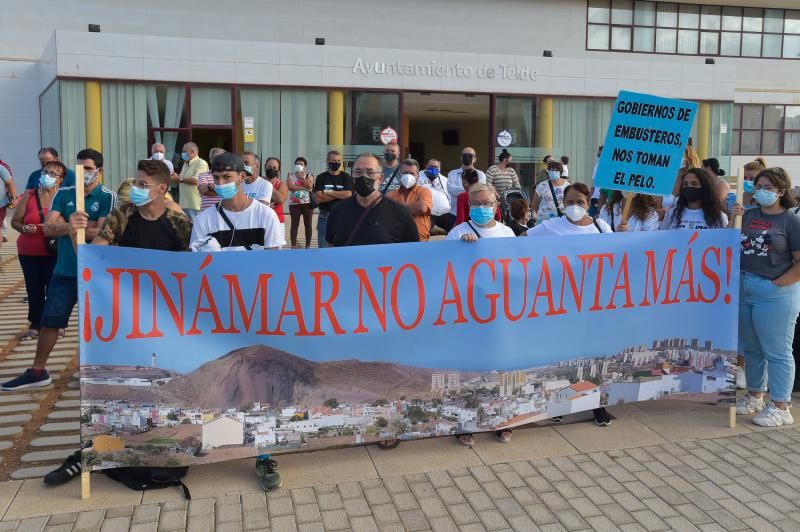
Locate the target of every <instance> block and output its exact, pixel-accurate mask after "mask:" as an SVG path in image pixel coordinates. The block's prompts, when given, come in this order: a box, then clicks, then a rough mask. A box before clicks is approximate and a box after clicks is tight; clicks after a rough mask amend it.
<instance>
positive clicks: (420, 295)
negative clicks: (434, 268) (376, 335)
mask: <svg viewBox="0 0 800 532" xmlns="http://www.w3.org/2000/svg"><path fill="white" fill-rule="evenodd" d="M406 270H411V271H413V272H414V277H415V278H416V280H417V290H416V292H417V316H416V318H414V321H413V322H412V323H411V325H406V324H405V323H403V320H402V319H401V318H400V307H399V306H398V304H397V301H398V299H399V298H398V293H397V292H398V288H399V284H400V277H401V276H402V275H403V272H404V271H406ZM392 314H394V321H395V322H397V325H399V326H400V328H401V329H403V330H404V331H408V330H411V329H413V328H414V327H416V326H417V325H419V322H420V321H422V317H423V316H424V315H425V281H423V279H422V273H421V272H420V271H419V268H417V267H416V266H415V265H414V264H403V265H402V266H401V267H400V269H398V270H397V273H396V274H395V276H394V281H393V282H392Z"/></svg>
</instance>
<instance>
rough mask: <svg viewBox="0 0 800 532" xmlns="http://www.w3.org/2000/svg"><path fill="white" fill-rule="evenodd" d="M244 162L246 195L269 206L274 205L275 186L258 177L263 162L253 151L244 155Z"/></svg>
mask: <svg viewBox="0 0 800 532" xmlns="http://www.w3.org/2000/svg"><path fill="white" fill-rule="evenodd" d="M242 161H243V162H244V173H245V177H244V183H243V184H242V188H243V189H244V195H245V196H247V197H248V198H251V199H254V200H256V201H260V202H261V203H263V204H264V205H267V206H269V205H270V204H271V203H272V190H273V186H272V183H271V182H269V181H268V180H266V179H261V177H259V175H258V171H259V169H260V168H261V161H260V160H259V159H258V156H257V155H256V154H255V153H253V152H251V151H246V152H244V153H243V154H242Z"/></svg>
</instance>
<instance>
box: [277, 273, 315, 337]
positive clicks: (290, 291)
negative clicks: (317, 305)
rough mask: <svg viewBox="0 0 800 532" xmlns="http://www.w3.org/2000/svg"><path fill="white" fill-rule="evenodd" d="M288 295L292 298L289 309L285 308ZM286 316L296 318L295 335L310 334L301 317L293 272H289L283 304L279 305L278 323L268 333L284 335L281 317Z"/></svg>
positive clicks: (301, 308) (301, 312)
mask: <svg viewBox="0 0 800 532" xmlns="http://www.w3.org/2000/svg"><path fill="white" fill-rule="evenodd" d="M290 297H291V299H292V308H291V310H286V304H287V303H288V302H289V298H290ZM286 316H294V317H295V319H296V320H297V332H296V333H294V335H295V336H311V333H309V332H308V329H306V323H305V319H304V318H303V307H302V306H301V305H300V295H299V294H298V292H297V282H296V281H295V280H294V272H292V273H290V274H289V280H288V281H287V282H286V293H285V294H284V296H283V305H281V313H280V316H278V325H277V326H276V327H275V330H274V331H272V332H271V333H270V334H274V335H276V336H285V335H286V333H285V332H283V329H282V325H283V318H284V317H286Z"/></svg>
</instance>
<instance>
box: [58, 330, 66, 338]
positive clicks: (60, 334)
mask: <svg viewBox="0 0 800 532" xmlns="http://www.w3.org/2000/svg"><path fill="white" fill-rule="evenodd" d="M66 335H67V331H65V330H64V329H59V330H58V337H59V338H64V337H65V336H66Z"/></svg>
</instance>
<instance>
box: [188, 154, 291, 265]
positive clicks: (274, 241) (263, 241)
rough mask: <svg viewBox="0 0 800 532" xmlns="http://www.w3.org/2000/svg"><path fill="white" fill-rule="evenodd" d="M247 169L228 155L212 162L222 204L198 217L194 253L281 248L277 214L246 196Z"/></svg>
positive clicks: (238, 160)
mask: <svg viewBox="0 0 800 532" xmlns="http://www.w3.org/2000/svg"><path fill="white" fill-rule="evenodd" d="M244 166H245V165H244V162H243V161H242V158H241V157H239V156H238V155H236V154H235V153H228V152H226V153H223V154H222V155H218V156H217V157H216V158H215V159H214V160H213V161H212V162H211V170H212V171H213V172H214V190H215V191H216V193H217V194H218V195H219V197H220V198H221V199H222V201H220V202H219V203H218V204H217V205H215V206H213V207H209V208H208V209H206V210H204V211H203V212H201V213H200V214H198V215H197V218H196V219H195V221H194V227H193V228H192V239H191V241H192V244H191V248H192V251H242V250H251V249H277V248H279V247H280V245H281V241H282V238H281V236H282V235H281V233H280V222H279V221H278V216H277V215H276V214H275V211H274V210H273V209H272V208H271V207H269V206H267V205H264V204H263V203H261V202H259V201H256V200H254V199H253V198H248V197H247V196H246V195H245V192H244V181H245V168H244ZM261 181H264V180H263V179H262V180H261Z"/></svg>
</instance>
